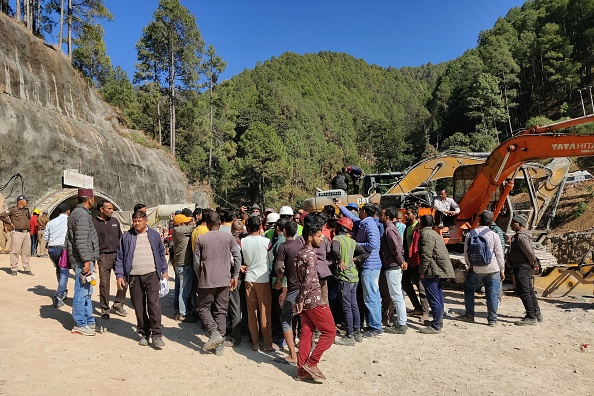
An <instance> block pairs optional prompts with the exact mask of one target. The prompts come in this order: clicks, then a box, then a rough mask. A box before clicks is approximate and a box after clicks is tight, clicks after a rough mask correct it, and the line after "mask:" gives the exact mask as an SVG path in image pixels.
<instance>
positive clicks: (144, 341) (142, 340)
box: [138, 335, 148, 346]
mask: <svg viewBox="0 0 594 396" xmlns="http://www.w3.org/2000/svg"><path fill="white" fill-rule="evenodd" d="M138 345H140V346H148V339H147V338H146V337H145V336H144V335H141V336H140V340H138Z"/></svg>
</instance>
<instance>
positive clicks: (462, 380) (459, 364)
mask: <svg viewBox="0 0 594 396" xmlns="http://www.w3.org/2000/svg"><path fill="white" fill-rule="evenodd" d="M32 266H33V271H34V272H35V276H34V277H29V276H26V275H24V274H19V275H18V276H17V277H14V278H13V277H11V276H10V274H9V269H8V268H9V260H8V256H7V255H0V269H2V270H1V271H0V314H1V317H2V331H1V332H0V394H3V395H25V394H26V395H57V394H59V395H75V394H77V395H78V394H84V393H92V394H98V395H114V394H129V395H140V394H142V395H164V394H174V395H195V394H200V395H211V394H212V395H214V394H216V395H222V394H234V393H237V392H240V393H241V394H243V395H264V394H269V395H273V394H287V395H295V394H305V395H330V394H347V395H370V394H379V393H382V394H390V395H392V394H401V395H427V394H432V395H433V394H436V395H538V396H545V395H576V396H583V395H591V394H593V391H592V389H594V377H593V376H592V375H591V371H592V360H593V359H594V356H593V355H592V354H593V353H594V350H589V351H588V352H582V351H581V349H580V345H581V344H584V343H588V344H590V345H592V343H594V325H593V322H594V311H592V309H591V307H592V303H593V302H594V301H592V299H591V298H577V299H573V298H569V299H559V300H553V299H547V300H541V307H542V311H543V314H544V316H545V319H546V322H545V323H543V324H541V325H538V326H536V327H518V326H514V325H512V324H511V323H512V322H513V321H515V320H517V319H518V318H520V317H521V316H522V315H523V312H524V309H523V307H522V304H521V303H520V300H519V299H518V298H516V297H513V296H504V297H503V300H502V302H501V305H500V318H499V319H500V325H499V326H498V327H495V328H491V327H488V326H487V325H486V323H487V322H486V316H485V311H486V308H485V305H484V299H482V298H478V300H477V323H475V324H469V323H462V322H458V321H455V320H452V319H451V318H450V317H446V319H445V327H444V331H443V332H442V333H441V334H439V335H423V334H420V333H418V332H416V331H415V330H416V329H418V328H419V326H418V324H416V322H415V321H414V320H411V321H410V322H409V323H410V324H409V326H410V327H409V331H408V333H407V334H406V335H404V336H397V335H390V334H386V335H384V336H383V337H382V338H376V339H365V340H364V342H363V343H362V344H357V345H356V346H355V347H339V346H332V348H330V350H329V351H328V352H327V353H326V354H325V355H324V358H323V361H322V362H321V363H320V368H321V369H322V370H323V371H324V373H325V374H326V375H327V376H328V381H327V382H326V383H324V384H309V383H300V382H296V381H295V380H293V376H294V375H295V368H293V367H289V366H280V365H278V364H276V363H274V362H273V361H272V357H273V355H269V354H265V353H260V352H253V351H252V350H251V348H250V344H249V342H247V339H245V338H244V342H243V344H242V345H241V346H240V347H239V348H237V349H231V348H227V349H226V350H225V354H224V356H222V357H217V356H214V354H211V353H206V352H204V351H203V348H202V347H203V345H204V342H205V341H206V338H207V337H206V335H205V334H204V332H202V331H201V330H200V329H199V328H198V325H196V324H193V323H181V324H180V323H177V322H175V321H174V320H173V319H172V312H173V311H172V299H171V296H167V297H165V298H164V299H163V300H162V301H163V312H164V317H163V326H164V328H163V334H164V338H165V343H166V345H165V348H164V349H163V350H161V351H156V350H153V349H151V348H149V347H141V346H139V345H137V343H136V342H137V337H136V336H135V334H134V325H135V319H134V315H133V314H132V309H131V307H130V302H129V300H127V301H126V306H127V309H128V311H129V312H130V314H129V315H128V316H127V317H125V318H120V317H112V319H110V320H109V321H104V322H103V323H102V325H105V326H106V327H107V332H106V333H104V334H100V335H97V336H95V337H83V336H75V335H72V334H70V329H71V328H72V325H73V322H72V316H71V307H70V300H67V303H68V305H66V306H64V307H62V308H60V309H56V308H53V307H52V306H51V296H52V295H53V293H54V290H55V287H56V278H55V274H54V270H53V267H52V265H51V264H50V262H49V259H41V258H39V259H37V258H35V259H32ZM113 287H115V284H113V285H112V288H113ZM171 287H172V288H173V283H172V284H171ZM69 289H70V290H71V292H72V290H73V283H72V279H71V280H70V283H69ZM112 290H113V289H112ZM97 293H98V291H97V290H95V294H94V296H93V302H94V305H95V312H97V307H98V295H97ZM446 311H449V314H450V315H455V314H458V313H461V312H463V303H462V293H461V292H459V291H447V292H446ZM592 347H594V346H592ZM592 347H591V348H592Z"/></svg>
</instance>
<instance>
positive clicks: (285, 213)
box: [278, 206, 307, 237]
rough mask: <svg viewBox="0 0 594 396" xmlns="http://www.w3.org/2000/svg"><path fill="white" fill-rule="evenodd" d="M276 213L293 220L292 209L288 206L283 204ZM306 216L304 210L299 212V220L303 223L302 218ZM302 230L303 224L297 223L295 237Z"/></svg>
mask: <svg viewBox="0 0 594 396" xmlns="http://www.w3.org/2000/svg"><path fill="white" fill-rule="evenodd" d="M278 214H279V216H280V218H281V219H287V220H293V209H292V208H291V207H290V206H283V207H282V208H280V210H279V211H278ZM305 216H307V214H306V213H305V212H301V222H302V223H303V219H304V218H305ZM302 232H303V225H301V224H299V223H297V234H296V235H295V236H296V237H298V236H301V233H302Z"/></svg>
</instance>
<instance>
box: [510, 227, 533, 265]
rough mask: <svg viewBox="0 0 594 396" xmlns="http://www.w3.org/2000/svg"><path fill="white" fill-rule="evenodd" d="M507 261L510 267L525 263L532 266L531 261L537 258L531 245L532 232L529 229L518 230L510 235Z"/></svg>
mask: <svg viewBox="0 0 594 396" xmlns="http://www.w3.org/2000/svg"><path fill="white" fill-rule="evenodd" d="M507 261H508V263H509V265H511V267H512V268H519V267H522V266H525V265H528V266H531V267H532V265H533V263H536V261H537V258H536V255H535V254H534V248H533V247H532V234H531V232H530V231H528V230H522V231H518V232H516V233H515V234H514V236H512V238H511V243H510V245H509V253H508V254H507Z"/></svg>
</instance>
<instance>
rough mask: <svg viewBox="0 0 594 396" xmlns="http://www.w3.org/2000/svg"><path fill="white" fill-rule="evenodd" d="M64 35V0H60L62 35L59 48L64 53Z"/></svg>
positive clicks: (59, 38)
mask: <svg viewBox="0 0 594 396" xmlns="http://www.w3.org/2000/svg"><path fill="white" fill-rule="evenodd" d="M63 37H64V0H61V2H60V37H58V48H60V53H62V38H63Z"/></svg>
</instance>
